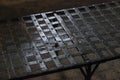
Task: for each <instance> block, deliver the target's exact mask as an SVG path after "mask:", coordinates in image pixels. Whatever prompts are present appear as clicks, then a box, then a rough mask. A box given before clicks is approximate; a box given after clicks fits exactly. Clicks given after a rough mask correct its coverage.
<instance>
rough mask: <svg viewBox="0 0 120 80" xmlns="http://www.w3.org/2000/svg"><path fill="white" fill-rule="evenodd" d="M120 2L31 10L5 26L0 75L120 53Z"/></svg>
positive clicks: (108, 56) (46, 69) (83, 62)
mask: <svg viewBox="0 0 120 80" xmlns="http://www.w3.org/2000/svg"><path fill="white" fill-rule="evenodd" d="M119 5H120V3H119V2H112V3H103V4H95V5H90V6H82V7H78V8H71V9H63V10H58V11H54V12H46V13H39V14H32V15H29V16H25V17H23V19H22V20H23V21H22V22H21V21H20V22H19V23H17V24H16V25H17V27H16V26H14V24H13V25H7V26H4V28H3V29H4V31H3V30H2V31H1V32H0V36H1V33H2V32H4V33H2V34H4V37H3V36H2V38H3V40H1V39H0V40H1V42H2V43H1V45H0V55H2V56H0V57H1V58H0V62H1V63H0V64H1V65H5V66H1V67H2V68H0V74H2V75H3V76H0V78H14V77H20V76H26V75H31V74H34V73H36V72H38V73H42V72H47V71H51V70H56V69H60V68H65V67H69V66H73V65H79V64H80V65H82V64H86V63H88V62H96V61H101V60H105V59H108V58H114V57H117V56H120V54H119V53H120V45H119V44H120V23H119V22H120V6H119ZM10 23H12V22H10ZM19 24H20V25H19ZM25 33H26V34H25ZM2 44H3V45H2ZM6 74H8V75H6Z"/></svg>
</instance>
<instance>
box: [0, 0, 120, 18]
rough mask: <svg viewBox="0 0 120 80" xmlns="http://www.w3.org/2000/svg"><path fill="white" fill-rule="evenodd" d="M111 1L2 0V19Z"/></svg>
mask: <svg viewBox="0 0 120 80" xmlns="http://www.w3.org/2000/svg"><path fill="white" fill-rule="evenodd" d="M109 1H113V0H0V20H1V19H9V18H13V17H20V16H23V15H28V14H32V13H38V12H45V11H51V10H57V9H63V8H70V7H77V6H82V5H90V4H94V3H101V2H109ZM114 1H119V0H114Z"/></svg>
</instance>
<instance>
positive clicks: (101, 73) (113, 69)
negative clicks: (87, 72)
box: [26, 60, 120, 80]
mask: <svg viewBox="0 0 120 80" xmlns="http://www.w3.org/2000/svg"><path fill="white" fill-rule="evenodd" d="M26 80H84V77H83V75H82V74H81V72H80V70H79V69H74V70H68V71H64V72H59V73H54V74H50V75H46V76H40V77H36V78H31V79H26ZM92 80H120V60H114V61H110V62H106V63H103V64H101V65H100V66H99V67H98V69H97V70H96V72H95V73H94V75H93V77H92Z"/></svg>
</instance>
